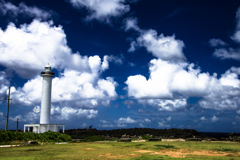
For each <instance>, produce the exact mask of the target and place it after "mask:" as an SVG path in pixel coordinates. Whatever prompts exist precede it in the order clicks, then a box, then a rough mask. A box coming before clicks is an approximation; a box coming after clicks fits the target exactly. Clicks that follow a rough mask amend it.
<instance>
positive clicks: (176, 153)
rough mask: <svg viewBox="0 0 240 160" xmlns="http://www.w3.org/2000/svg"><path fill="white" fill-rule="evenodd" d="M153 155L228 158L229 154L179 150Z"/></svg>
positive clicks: (162, 151)
mask: <svg viewBox="0 0 240 160" xmlns="http://www.w3.org/2000/svg"><path fill="white" fill-rule="evenodd" d="M151 155H167V156H170V157H182V158H185V157H186V156H187V155H199V156H200V155H201V156H227V155H228V153H225V152H214V151H207V150H195V151H190V150H188V149H180V150H177V151H171V150H161V151H160V152H154V153H151Z"/></svg>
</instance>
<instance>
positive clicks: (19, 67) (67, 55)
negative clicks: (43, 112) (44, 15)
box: [0, 20, 122, 108]
mask: <svg viewBox="0 0 240 160" xmlns="http://www.w3.org/2000/svg"><path fill="white" fill-rule="evenodd" d="M22 37H24V39H23V38H22ZM0 51H1V52H0V56H1V59H0V65H3V66H4V67H7V68H8V69H11V70H13V71H15V73H17V74H18V75H19V76H20V77H22V78H32V79H30V80H28V81H27V82H26V83H25V84H24V86H23V87H22V88H21V87H19V88H15V87H12V88H11V92H12V94H11V96H12V98H13V99H14V100H13V103H14V104H23V105H28V106H32V105H36V104H37V103H40V101H41V92H42V77H40V76H39V73H40V72H41V71H42V70H43V69H44V66H45V65H46V64H47V63H48V62H49V63H50V65H51V66H52V68H55V69H57V70H60V71H59V72H60V73H59V74H60V76H59V77H55V78H53V82H52V101H53V102H59V101H72V100H75V101H76V102H75V103H76V104H77V103H79V104H80V106H87V105H89V107H92V108H93V107H94V106H98V105H100V104H102V105H109V103H110V101H109V100H110V99H113V98H115V97H116V96H117V93H116V92H115V87H116V86H117V83H116V82H115V81H114V80H113V78H112V77H107V78H105V79H101V78H100V75H101V73H102V72H103V71H104V70H106V69H108V68H109V67H108V63H109V62H111V61H112V62H114V63H116V64H121V63H122V61H121V59H120V58H117V57H114V56H104V60H103V62H102V60H101V58H100V57H99V56H90V57H87V56H81V55H80V54H79V53H75V54H73V53H72V52H71V49H70V48H69V47H68V46H67V42H66V35H65V33H64V31H63V29H62V27H61V26H59V27H55V26H53V23H52V22H40V21H39V20H34V21H33V22H32V23H31V24H29V25H27V24H24V25H21V27H20V28H17V27H16V26H15V25H14V24H9V25H8V27H7V29H6V30H5V31H2V30H1V29H0ZM43 56H44V57H45V58H41V57H43ZM26 57H28V58H26ZM106 63H107V65H106ZM6 79H7V77H6V73H5V72H3V71H2V72H1V73H0V82H1V86H0V94H4V92H5V93H6V90H7V86H8V85H9V82H8V80H6ZM99 99H105V100H99ZM77 101H78V102H77Z"/></svg>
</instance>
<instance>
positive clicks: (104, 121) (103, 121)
mask: <svg viewBox="0 0 240 160" xmlns="http://www.w3.org/2000/svg"><path fill="white" fill-rule="evenodd" d="M100 122H102V123H110V122H108V121H106V120H100Z"/></svg>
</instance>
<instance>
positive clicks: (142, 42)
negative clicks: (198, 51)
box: [129, 29, 186, 60]
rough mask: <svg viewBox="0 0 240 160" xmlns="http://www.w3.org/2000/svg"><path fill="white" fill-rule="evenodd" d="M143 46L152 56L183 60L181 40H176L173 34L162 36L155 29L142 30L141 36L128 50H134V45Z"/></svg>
mask: <svg viewBox="0 0 240 160" xmlns="http://www.w3.org/2000/svg"><path fill="white" fill-rule="evenodd" d="M137 46H139V47H145V48H146V49H147V51H148V52H150V53H152V54H153V56H155V57H157V58H160V59H162V60H179V59H180V60H185V59H186V58H185V56H184V54H183V52H182V50H183V47H184V43H183V41H181V40H176V39H175V35H173V36H164V35H163V34H161V35H159V36H158V34H157V32H156V31H155V30H152V29H150V30H147V31H143V32H142V34H141V36H140V37H138V38H137V40H136V41H133V42H132V43H131V48H130V49H129V52H133V51H135V49H136V47H137Z"/></svg>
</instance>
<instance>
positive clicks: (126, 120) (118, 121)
mask: <svg viewBox="0 0 240 160" xmlns="http://www.w3.org/2000/svg"><path fill="white" fill-rule="evenodd" d="M115 123H137V121H135V120H134V119H131V118H130V117H127V118H119V120H117V121H115Z"/></svg>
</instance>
